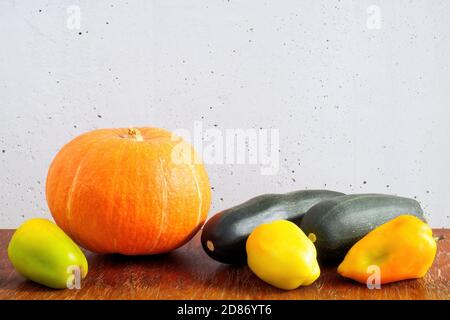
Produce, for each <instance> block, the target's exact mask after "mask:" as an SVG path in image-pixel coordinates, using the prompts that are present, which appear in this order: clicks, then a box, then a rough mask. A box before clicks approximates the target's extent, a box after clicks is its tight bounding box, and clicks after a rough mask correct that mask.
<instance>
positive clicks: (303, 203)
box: [201, 190, 343, 264]
mask: <svg viewBox="0 0 450 320" xmlns="http://www.w3.org/2000/svg"><path fill="white" fill-rule="evenodd" d="M341 195H343V193H340V192H335V191H328V190H301V191H294V192H290V193H285V194H265V195H261V196H258V197H255V198H253V199H250V200H248V201H247V202H244V203H242V204H240V205H237V206H235V207H232V208H230V209H227V210H224V211H222V212H219V213H217V214H216V215H214V216H213V217H211V218H210V219H209V220H208V221H207V222H206V224H205V225H204V226H203V231H202V236H201V242H202V246H203V249H204V250H205V251H206V253H207V254H208V255H209V256H210V257H211V258H213V259H215V260H217V261H220V262H223V263H230V264H242V263H246V261H247V253H246V251H245V242H246V241H247V238H248V236H249V235H250V233H251V232H252V231H253V229H254V228H255V227H257V226H259V225H260V224H262V223H267V222H270V221H274V220H279V219H288V220H292V219H295V220H296V221H297V222H299V221H301V217H302V216H303V214H304V213H305V212H306V211H307V210H308V209H309V208H311V207H312V206H313V205H315V204H316V203H319V202H320V201H323V200H325V199H330V198H333V197H336V196H341Z"/></svg>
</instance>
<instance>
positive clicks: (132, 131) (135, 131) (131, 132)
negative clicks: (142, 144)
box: [128, 128, 144, 141]
mask: <svg viewBox="0 0 450 320" xmlns="http://www.w3.org/2000/svg"><path fill="white" fill-rule="evenodd" d="M128 135H129V136H130V137H131V138H133V139H136V141H144V138H143V137H142V134H141V132H140V131H139V129H137V128H129V129H128Z"/></svg>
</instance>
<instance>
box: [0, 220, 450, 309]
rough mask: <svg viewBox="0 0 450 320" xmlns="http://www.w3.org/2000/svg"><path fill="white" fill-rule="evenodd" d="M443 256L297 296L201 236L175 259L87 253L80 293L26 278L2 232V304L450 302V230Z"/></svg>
mask: <svg viewBox="0 0 450 320" xmlns="http://www.w3.org/2000/svg"><path fill="white" fill-rule="evenodd" d="M434 231H435V232H434V233H435V234H436V235H441V236H444V239H443V240H441V241H439V244H438V254H437V256H436V260H435V261H434V264H433V267H432V268H431V269H430V271H429V272H428V274H427V275H426V276H425V277H424V278H422V279H418V280H407V281H402V282H397V283H392V284H388V285H384V286H382V288H381V289H380V290H369V289H367V288H366V286H363V285H360V284H358V283H355V282H353V281H351V280H347V279H344V278H342V277H340V276H339V275H338V274H337V273H336V268H326V267H323V268H322V275H321V276H320V278H319V279H318V280H317V281H316V282H315V283H314V284H312V285H311V286H308V287H301V288H298V289H296V290H292V291H283V290H279V289H276V288H274V287H271V286H270V285H268V284H266V283H264V282H262V281H261V280H259V279H258V278H257V277H256V276H255V275H253V274H252V273H251V271H250V270H249V269H248V267H246V266H241V267H233V266H228V265H223V264H220V263H218V262H216V261H214V260H212V259H210V258H209V257H208V256H207V255H206V254H205V253H204V252H203V249H202V248H201V245H200V237H199V234H197V235H196V236H195V237H194V239H192V241H190V242H189V243H188V244H187V245H185V246H184V247H182V248H180V249H178V250H175V251H174V252H172V253H169V254H166V255H158V256H140V257H127V256H120V255H96V254H93V253H90V252H87V253H86V255H87V259H88V262H89V274H88V276H87V278H86V279H85V280H83V282H82V288H81V289H79V290H77V289H73V290H69V289H65V290H54V289H49V288H46V287H43V286H40V285H38V284H36V283H33V282H31V281H27V280H25V279H24V278H22V277H21V276H20V275H19V274H18V273H17V272H16V271H15V270H14V268H13V267H12V265H11V263H10V262H9V260H8V257H7V245H8V243H9V240H10V238H11V236H12V233H13V231H12V230H0V299H389V300H392V299H446V300H448V299H450V240H449V237H450V230H448V229H447V230H444V229H435V230H434Z"/></svg>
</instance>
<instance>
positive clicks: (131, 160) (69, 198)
mask: <svg viewBox="0 0 450 320" xmlns="http://www.w3.org/2000/svg"><path fill="white" fill-rule="evenodd" d="M133 130H134V129H133ZM130 132H131V131H130V129H100V130H94V131H91V132H88V133H85V134H83V135H81V136H79V137H77V138H75V139H74V140H72V141H71V142H69V143H68V144H66V145H65V146H64V147H63V148H62V149H61V151H60V152H59V153H58V154H57V155H56V157H55V159H54V160H53V162H52V164H51V166H50V169H49V172H48V176H47V185H46V196H47V202H48V206H49V208H50V211H51V213H52V215H53V218H54V219H55V221H56V223H57V224H58V225H59V226H60V227H61V228H62V229H63V230H64V231H65V232H66V233H67V234H68V235H69V236H70V237H71V238H72V239H73V240H75V241H76V242H77V243H78V244H80V245H81V246H83V247H84V248H86V249H89V250H91V251H93V252H97V253H121V254H126V255H138V254H157V253H164V252H168V251H170V250H173V249H175V248H177V247H179V246H181V245H183V244H184V243H186V242H187V241H188V240H189V239H190V238H191V237H192V236H193V235H194V234H195V233H196V232H197V231H198V229H199V228H200V227H201V225H202V224H203V223H204V221H205V219H206V216H207V213H208V210H209V207H210V201H211V193H210V186H209V181H208V176H207V173H206V171H205V169H204V167H203V164H201V163H199V162H194V160H192V161H191V162H188V161H185V162H182V163H179V162H178V161H173V158H172V150H173V148H174V147H175V146H177V147H176V148H177V149H176V150H182V151H180V152H181V153H180V154H181V155H187V154H188V155H195V152H194V150H193V148H192V146H190V145H189V144H188V143H187V142H184V141H183V142H181V143H182V145H183V146H184V148H179V146H180V140H178V141H176V140H174V139H173V138H172V134H171V133H170V132H168V131H166V130H163V129H158V128H139V129H137V130H136V132H137V135H134V133H135V132H134V133H133V132H131V133H130ZM181 141H182V140H181ZM183 150H184V151H183ZM193 159H194V158H193Z"/></svg>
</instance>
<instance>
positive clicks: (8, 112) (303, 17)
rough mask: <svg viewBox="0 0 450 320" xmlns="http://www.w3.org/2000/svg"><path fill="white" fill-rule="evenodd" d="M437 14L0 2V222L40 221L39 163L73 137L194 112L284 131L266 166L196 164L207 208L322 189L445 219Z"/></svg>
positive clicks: (426, 1) (447, 117)
mask: <svg viewBox="0 0 450 320" xmlns="http://www.w3.org/2000/svg"><path fill="white" fill-rule="evenodd" d="M71 5H77V6H79V7H80V9H81V28H80V29H79V30H77V29H69V28H68V27H67V19H68V17H69V15H68V14H67V12H66V9H67V7H69V6H71ZM370 5H376V6H378V7H379V8H380V10H381V11H380V12H381V17H382V20H381V25H380V27H381V28H380V29H370V28H368V26H367V19H368V16H369V15H368V13H367V11H366V10H367V8H368V7H369V6H370ZM449 12H450V2H449V1H446V0H442V1H437V0H422V1H416V0H414V1H400V0H396V1H392V0H389V1H388V0H386V1H376V0H371V1H366V0H353V1H350V0H347V1H345V0H342V1H332V0H323V1H294V0H292V1H287V0H284V1H280V0H273V1H249V0H246V1H244V0H242V1H234V0H230V1H218V0H217V1H214V0H210V1H194V0H190V1H185V0H177V1H174V0H171V1H144V0H142V1H132V0H130V1H127V2H125V1H75V0H73V1H56V0H55V1H42V0H39V1H25V0H22V1H6V0H0V228H10V227H17V226H18V225H19V224H20V223H21V222H22V221H23V220H24V219H28V218H31V217H37V216H47V217H50V215H49V213H48V208H47V206H46V202H45V196H44V195H45V192H44V188H45V177H46V174H47V168H48V165H49V163H50V161H51V159H52V157H53V156H54V155H55V153H56V152H57V150H59V148H60V147H61V146H62V145H63V144H64V143H66V142H67V141H69V140H70V139H72V138H74V137H75V136H77V135H78V134H80V133H82V132H85V131H87V130H91V129H94V128H100V127H122V126H125V127H128V126H130V125H146V126H158V127H164V128H167V129H170V130H173V129H176V128H186V129H191V130H192V129H193V126H194V122H195V121H202V124H203V126H204V127H205V128H214V125H216V126H217V129H220V130H225V129H228V128H243V129H247V128H260V127H262V128H275V129H279V130H280V131H279V132H280V170H279V172H278V174H276V175H272V176H265V175H261V174H260V170H259V168H258V166H255V165H218V164H210V165H208V166H207V169H208V171H209V174H210V179H211V184H212V186H214V192H213V207H212V209H211V212H210V214H212V213H215V212H217V211H218V210H220V209H223V208H226V207H229V206H232V205H234V204H237V203H239V202H242V201H244V200H246V199H248V198H249V197H252V196H254V195H257V194H261V193H267V192H286V191H291V190H294V189H301V188H329V189H336V190H340V191H343V192H348V193H350V192H383V193H393V194H399V195H404V196H409V197H417V199H418V200H420V202H421V203H422V204H423V206H424V208H425V209H426V211H427V213H428V215H429V217H430V221H431V224H432V226H434V227H449V226H450V218H449V215H450V210H449V208H450V194H449V192H450V191H449V190H450V166H449V164H450V149H449V141H450V105H449V101H450V19H449ZM371 21H372V20H369V27H370V26H374V25H373V24H372V25H371V24H370V23H371ZM372 22H373V21H372ZM375 26H376V24H375ZM79 33H81V34H79ZM364 181H365V182H366V183H364Z"/></svg>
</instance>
